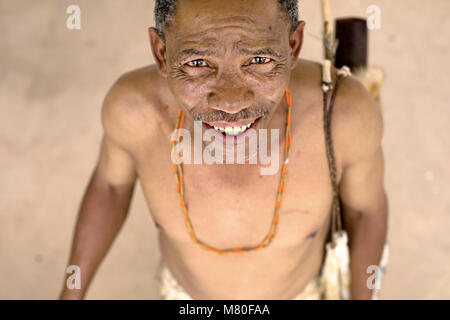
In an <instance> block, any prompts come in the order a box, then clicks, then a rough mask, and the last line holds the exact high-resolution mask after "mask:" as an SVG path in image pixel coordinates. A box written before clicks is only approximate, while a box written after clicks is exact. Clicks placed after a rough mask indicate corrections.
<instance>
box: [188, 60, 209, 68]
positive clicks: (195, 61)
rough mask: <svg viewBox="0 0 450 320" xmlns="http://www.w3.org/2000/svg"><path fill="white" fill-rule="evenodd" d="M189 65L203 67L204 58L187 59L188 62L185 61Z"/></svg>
mask: <svg viewBox="0 0 450 320" xmlns="http://www.w3.org/2000/svg"><path fill="white" fill-rule="evenodd" d="M186 64H187V65H188V66H189V67H193V68H197V67H205V66H206V64H205V60H203V59H197V60H192V61H189V62H188V63H186Z"/></svg>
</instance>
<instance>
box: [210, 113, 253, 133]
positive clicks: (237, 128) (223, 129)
mask: <svg viewBox="0 0 450 320" xmlns="http://www.w3.org/2000/svg"><path fill="white" fill-rule="evenodd" d="M259 119H260V117H258V118H256V119H253V120H247V122H246V121H239V123H237V124H238V125H233V126H231V125H228V126H227V125H226V123H223V122H222V123H220V124H214V123H207V122H205V124H206V125H207V126H209V127H211V128H213V129H214V130H216V131H217V132H220V133H222V134H223V135H227V136H238V135H240V134H243V133H244V132H246V131H247V130H248V129H249V128H251V127H254V126H255V123H256V122H258V121H259Z"/></svg>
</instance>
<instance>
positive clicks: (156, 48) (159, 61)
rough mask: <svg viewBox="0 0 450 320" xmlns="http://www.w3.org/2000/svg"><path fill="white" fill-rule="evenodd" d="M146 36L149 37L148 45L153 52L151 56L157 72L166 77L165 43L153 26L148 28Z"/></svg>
mask: <svg viewBox="0 0 450 320" xmlns="http://www.w3.org/2000/svg"><path fill="white" fill-rule="evenodd" d="M148 36H149V39H150V46H151V49H152V53H153V58H154V59H155V62H156V65H157V66H158V71H159V73H160V74H161V75H162V76H163V77H164V78H166V77H167V63H166V57H165V53H166V45H165V44H164V41H163V39H161V37H160V36H159V35H158V33H157V31H156V29H155V28H153V27H149V28H148Z"/></svg>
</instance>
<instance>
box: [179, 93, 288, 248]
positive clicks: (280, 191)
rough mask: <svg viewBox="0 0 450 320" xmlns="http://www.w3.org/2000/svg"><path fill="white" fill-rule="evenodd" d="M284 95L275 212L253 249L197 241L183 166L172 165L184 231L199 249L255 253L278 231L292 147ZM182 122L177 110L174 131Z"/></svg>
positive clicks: (180, 113)
mask: <svg viewBox="0 0 450 320" xmlns="http://www.w3.org/2000/svg"><path fill="white" fill-rule="evenodd" d="M285 94H286V104H287V112H286V139H285V142H284V163H283V166H282V168H281V176H280V183H279V185H278V190H277V198H276V203H275V210H274V214H273V218H272V224H271V226H270V229H269V232H268V233H267V235H266V236H265V237H264V239H263V240H262V241H261V242H260V243H259V244H258V245H256V246H254V247H243V248H227V249H218V248H215V247H213V246H210V245H208V244H206V243H205V242H203V241H202V240H200V239H198V238H197V236H196V235H195V233H194V228H193V226H192V223H191V219H190V218H189V213H188V209H187V205H186V202H185V200H184V178H183V165H182V163H181V162H180V163H179V164H173V163H172V169H173V172H174V174H175V180H176V183H177V193H178V199H179V202H180V207H181V210H182V212H183V215H184V223H185V225H186V229H187V231H188V233H189V236H190V238H191V239H192V241H194V243H196V244H198V245H199V246H200V247H201V248H203V249H205V250H208V251H211V252H214V253H217V254H226V253H243V252H249V251H256V250H259V249H262V248H265V247H267V246H268V245H270V244H271V243H272V241H273V239H274V238H275V236H276V234H277V230H278V221H279V219H280V208H281V200H282V198H283V191H284V188H285V185H286V178H287V166H288V162H289V161H288V160H289V151H290V149H291V145H292V137H291V109H292V96H291V95H290V93H289V90H288V89H287V88H286V90H285ZM183 121H184V112H183V111H182V110H181V109H178V116H177V121H176V124H175V130H177V129H181V127H182V126H183ZM180 131H181V130H177V134H178V135H177V138H176V139H175V140H174V141H172V154H173V150H174V148H175V146H176V145H177V143H179V142H180V135H181V132H180Z"/></svg>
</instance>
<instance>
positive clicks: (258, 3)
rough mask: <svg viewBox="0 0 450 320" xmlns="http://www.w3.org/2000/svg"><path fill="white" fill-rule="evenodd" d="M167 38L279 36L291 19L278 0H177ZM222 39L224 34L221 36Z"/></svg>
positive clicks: (276, 37)
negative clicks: (282, 9) (285, 13)
mask: <svg viewBox="0 0 450 320" xmlns="http://www.w3.org/2000/svg"><path fill="white" fill-rule="evenodd" d="M169 26H170V28H169V29H170V33H169V34H170V35H169V36H168V40H169V41H171V42H173V43H174V44H176V43H180V41H183V40H187V41H205V40H206V41H208V40H211V41H214V40H220V39H221V38H222V37H228V36H229V35H231V34H235V35H240V36H241V37H243V38H244V39H246V38H248V39H249V40H250V39H255V40H258V39H261V40H276V39H278V40H279V38H280V34H283V32H287V30H288V27H289V22H288V21H287V18H286V17H285V15H283V14H282V12H281V10H280V7H279V4H278V0H245V1H242V0H212V1H211V0H210V1H208V0H178V1H177V7H176V12H175V16H174V18H173V19H172V20H171V21H170V24H169ZM222 39H223V38H222Z"/></svg>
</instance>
